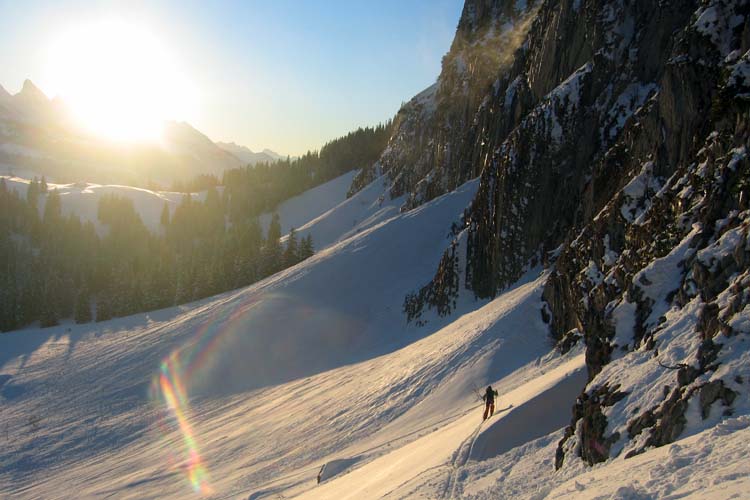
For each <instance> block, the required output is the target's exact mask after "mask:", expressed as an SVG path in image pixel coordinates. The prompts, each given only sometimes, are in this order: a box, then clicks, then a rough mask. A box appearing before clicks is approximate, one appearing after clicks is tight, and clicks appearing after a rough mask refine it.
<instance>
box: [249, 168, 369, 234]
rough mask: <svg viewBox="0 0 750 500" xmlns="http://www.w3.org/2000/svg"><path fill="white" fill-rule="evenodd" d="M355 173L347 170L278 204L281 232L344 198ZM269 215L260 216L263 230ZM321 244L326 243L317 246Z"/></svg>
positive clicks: (314, 215)
mask: <svg viewBox="0 0 750 500" xmlns="http://www.w3.org/2000/svg"><path fill="white" fill-rule="evenodd" d="M356 175H357V171H356V170H353V171H351V172H347V173H345V174H343V175H341V176H339V177H337V178H335V179H333V180H330V181H328V182H326V183H324V184H321V185H320V186H316V187H314V188H312V189H310V190H308V191H305V192H304V193H302V194H300V195H298V196H295V197H293V198H290V199H288V200H286V201H285V202H284V203H282V204H280V205H279V206H278V207H277V209H276V213H278V214H279V220H280V221H281V234H287V233H288V232H289V230H290V229H291V228H295V229H299V228H300V227H302V226H303V225H305V224H307V223H308V222H310V221H311V220H313V219H316V218H318V217H320V216H321V215H323V214H324V213H326V212H328V211H329V210H331V209H332V208H334V207H335V206H337V205H338V204H339V203H341V202H343V201H344V200H346V192H347V191H348V190H349V186H351V184H352V179H354V177H355V176H356ZM271 215H272V214H270V213H268V214H264V215H262V216H261V217H260V223H261V225H262V227H263V231H264V232H265V231H267V230H268V225H269V224H270V223H271ZM313 237H314V236H313ZM323 246H327V245H321V246H319V248H323Z"/></svg>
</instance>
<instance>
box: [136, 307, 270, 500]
mask: <svg viewBox="0 0 750 500" xmlns="http://www.w3.org/2000/svg"><path fill="white" fill-rule="evenodd" d="M255 305H257V300H256V299H255V298H250V299H249V300H247V301H245V302H244V303H241V304H239V305H238V306H236V307H234V308H229V307H216V308H215V312H214V314H213V315H212V316H211V317H210V318H209V319H208V320H207V321H206V322H204V323H203V324H202V325H201V327H200V328H199V329H198V331H197V332H196V334H195V335H194V336H193V337H192V338H191V340H190V341H189V342H188V343H187V344H186V345H184V346H182V347H180V348H179V349H175V350H174V351H172V352H171V353H170V355H169V356H167V357H166V358H164V359H163V360H162V362H161V364H160V365H159V370H158V371H157V373H156V374H155V375H154V377H153V379H152V381H151V387H150V397H151V400H152V401H154V402H155V403H156V404H157V405H158V406H159V407H161V408H163V409H164V411H165V415H164V418H162V419H160V421H159V424H160V425H159V426H160V427H161V428H162V429H163V431H164V434H165V436H166V435H169V433H170V431H174V430H177V431H178V432H179V433H180V434H181V436H182V447H181V449H180V450H179V451H178V453H177V454H176V456H177V467H178V468H179V469H183V470H184V472H185V473H186V475H187V478H188V481H189V482H190V485H191V487H192V488H193V491H195V492H196V493H199V494H202V495H210V494H212V493H213V492H214V489H213V487H212V486H211V481H210V478H209V474H208V466H207V465H206V463H205V461H204V460H203V458H202V457H201V453H200V448H199V446H198V440H197V437H196V433H195V430H194V428H193V426H192V425H191V424H190V401H189V396H188V387H189V386H190V384H191V383H192V382H193V381H195V380H197V379H199V378H200V377H202V376H203V374H204V373H205V371H206V370H208V369H210V367H211V365H212V361H213V360H215V359H216V356H215V355H214V354H215V353H216V352H217V350H218V346H219V345H221V343H222V340H223V339H224V338H225V337H227V336H228V335H229V334H231V333H236V331H237V328H236V325H237V319H238V318H239V317H240V316H242V315H243V314H245V313H246V312H247V311H248V310H249V309H250V308H252V307H254V306H255ZM230 311H231V314H230ZM172 451H175V450H172Z"/></svg>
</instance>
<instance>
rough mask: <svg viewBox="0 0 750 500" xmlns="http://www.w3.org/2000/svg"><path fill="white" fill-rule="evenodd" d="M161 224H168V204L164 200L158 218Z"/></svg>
mask: <svg viewBox="0 0 750 500" xmlns="http://www.w3.org/2000/svg"><path fill="white" fill-rule="evenodd" d="M159 221H160V222H161V225H162V226H164V227H167V226H168V225H169V204H167V202H166V201H165V202H164V208H162V209H161V217H160V218H159Z"/></svg>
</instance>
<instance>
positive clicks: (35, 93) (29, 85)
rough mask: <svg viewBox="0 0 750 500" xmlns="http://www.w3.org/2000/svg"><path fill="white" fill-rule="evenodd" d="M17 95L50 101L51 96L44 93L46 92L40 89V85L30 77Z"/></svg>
mask: <svg viewBox="0 0 750 500" xmlns="http://www.w3.org/2000/svg"><path fill="white" fill-rule="evenodd" d="M16 96H18V97H22V98H25V99H29V100H34V101H43V102H49V98H48V97H47V96H46V95H45V94H44V92H42V91H41V90H39V87H37V86H36V85H34V83H33V82H32V81H31V80H29V79H28V78H27V79H26V80H24V81H23V87H22V88H21V91H20V92H19V93H18V94H16Z"/></svg>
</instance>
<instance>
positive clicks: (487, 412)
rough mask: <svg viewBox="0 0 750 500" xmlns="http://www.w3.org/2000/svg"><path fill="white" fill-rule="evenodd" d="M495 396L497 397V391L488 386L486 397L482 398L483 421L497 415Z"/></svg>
mask: <svg viewBox="0 0 750 500" xmlns="http://www.w3.org/2000/svg"><path fill="white" fill-rule="evenodd" d="M495 396H497V391H496V390H495V389H493V388H492V386H491V385H488V386H487V390H486V391H485V392H484V396H482V399H484V418H482V421H484V420H487V417H488V416H489V417H491V416H492V414H493V413H495Z"/></svg>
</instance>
